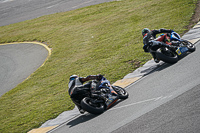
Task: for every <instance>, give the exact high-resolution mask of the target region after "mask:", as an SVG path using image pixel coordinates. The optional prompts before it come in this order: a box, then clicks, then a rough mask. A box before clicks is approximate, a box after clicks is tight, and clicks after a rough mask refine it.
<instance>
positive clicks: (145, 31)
mask: <svg viewBox="0 0 200 133" xmlns="http://www.w3.org/2000/svg"><path fill="white" fill-rule="evenodd" d="M149 32H150V29H148V28H144V29H143V30H142V36H144V35H145V34H146V33H149Z"/></svg>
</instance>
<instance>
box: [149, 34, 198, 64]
mask: <svg viewBox="0 0 200 133" xmlns="http://www.w3.org/2000/svg"><path fill="white" fill-rule="evenodd" d="M167 35H168V34H164V35H162V36H166V37H167ZM169 40H170V42H172V44H176V45H175V46H176V49H174V47H173V48H171V47H170V46H168V45H167V44H166V45H162V46H160V47H158V48H157V50H156V51H152V52H155V55H156V58H157V59H159V60H162V61H164V62H166V63H171V64H173V63H176V62H177V61H178V60H179V58H180V57H182V56H183V55H185V54H186V53H188V52H194V51H195V50H196V47H195V45H194V44H192V43H191V42H189V41H187V40H183V39H181V38H180V35H179V34H178V33H176V32H174V31H172V32H171V34H170V37H169Z"/></svg>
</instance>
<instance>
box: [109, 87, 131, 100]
mask: <svg viewBox="0 0 200 133" xmlns="http://www.w3.org/2000/svg"><path fill="white" fill-rule="evenodd" d="M112 87H113V89H114V90H115V92H117V94H118V95H119V99H127V98H128V96H129V94H128V92H127V91H126V90H125V89H124V88H122V87H120V86H112Z"/></svg>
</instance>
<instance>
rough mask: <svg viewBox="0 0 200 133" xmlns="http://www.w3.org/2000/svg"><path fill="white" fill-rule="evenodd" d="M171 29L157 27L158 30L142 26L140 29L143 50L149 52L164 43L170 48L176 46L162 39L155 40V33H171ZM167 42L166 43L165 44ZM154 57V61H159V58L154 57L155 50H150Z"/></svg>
mask: <svg viewBox="0 0 200 133" xmlns="http://www.w3.org/2000/svg"><path fill="white" fill-rule="evenodd" d="M171 32H172V30H168V29H163V28H162V29H159V30H149V29H148V28H144V29H143V30H142V36H143V44H144V46H143V49H144V52H150V51H151V50H152V51H155V50H156V49H157V48H158V47H160V46H161V45H164V46H166V47H168V48H172V49H175V48H176V46H172V45H171V44H170V43H167V42H164V41H161V40H159V41H157V40H156V35H157V34H160V33H171ZM166 43H167V44H166ZM150 53H151V54H152V56H153V58H154V61H155V62H156V63H158V62H159V59H157V58H156V55H155V52H150Z"/></svg>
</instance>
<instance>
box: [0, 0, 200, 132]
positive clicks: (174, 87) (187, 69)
mask: <svg viewBox="0 0 200 133" xmlns="http://www.w3.org/2000/svg"><path fill="white" fill-rule="evenodd" d="M93 2H94V3H93ZM95 2H96V3H95ZM103 2H107V1H100V2H98V1H92V0H91V1H89V0H87V1H83V0H82V1H62V0H57V1H53V0H49V1H48V2H45V0H40V1H39V0H37V1H36V0H34V1H33V0H28V1H26V0H0V17H1V20H0V26H3V25H8V24H12V23H16V22H21V21H24V20H28V19H33V18H36V17H40V16H43V15H47V14H51V13H55V12H63V11H68V10H73V9H76V8H80V7H83V6H88V5H91V4H98V3H103ZM67 8H68V9H67ZM197 35H199V34H197ZM15 45H16V44H15ZM19 45H20V44H19ZM28 45H29V46H26V48H27V49H26V48H25V47H21V46H22V45H21V46H19V47H20V48H19V49H17V50H16V49H13V48H14V47H13V46H12V45H5V46H1V47H9V46H10V47H11V48H9V49H8V48H5V50H3V51H0V54H1V55H2V56H1V58H2V59H0V60H1V61H2V62H3V61H4V62H3V65H1V67H0V69H1V70H2V71H6V72H7V73H6V74H2V76H1V77H0V78H1V80H2V81H5V80H4V79H7V80H10V81H9V83H10V85H11V86H12V82H15V81H13V80H12V79H10V78H12V77H15V78H19V77H18V76H19V75H20V74H22V73H23V74H25V73H26V72H28V71H29V70H33V71H31V72H30V71H29V72H30V73H28V74H27V75H25V76H24V77H23V78H22V80H21V81H19V82H18V83H20V82H22V81H23V80H24V79H26V77H27V76H29V75H30V74H31V73H32V72H34V71H35V70H36V69H37V68H38V67H39V66H41V64H42V63H43V62H44V61H45V59H46V58H44V59H42V61H41V62H39V63H37V64H33V65H30V63H31V61H36V60H39V59H41V57H36V55H41V53H37V50H34V49H40V48H41V49H43V48H44V47H43V48H42V47H40V48H35V47H34V46H30V44H28ZM37 46H38V45H37ZM10 49H13V51H16V52H14V53H12V52H11V51H9V50H10ZM21 49H25V51H26V52H27V51H29V52H27V53H26V52H25V53H24V55H23V54H22V53H23V52H24V51H23V52H22V51H20V50H21ZM199 49H200V48H199V43H197V50H196V51H195V52H194V53H192V54H189V55H188V56H186V57H184V58H183V59H181V60H180V61H179V62H178V63H176V64H174V65H168V64H165V65H163V66H162V67H160V68H158V69H156V70H155V71H153V72H152V73H151V74H149V75H148V76H145V77H143V78H142V79H140V80H138V81H137V82H135V83H134V84H132V85H131V86H129V87H127V88H126V89H127V91H128V92H129V94H130V97H129V98H128V99H127V100H124V101H120V102H118V103H117V104H116V105H115V106H114V107H112V108H111V109H110V110H108V111H106V112H105V113H103V114H101V115H92V114H89V113H85V114H84V115H78V116H77V117H75V118H73V119H71V120H70V121H67V122H65V123H63V124H61V125H60V126H59V127H57V128H55V129H53V130H52V131H50V132H56V133H59V132H61V133H63V132H70V133H76V132H81V133H83V132H87V133H89V132H91V133H94V132H95V133H98V132H104V133H107V132H114V133H121V132H131V133H132V132H141V133H143V132H144V133H148V132H195V133H196V132H199V130H200V128H199V126H198V125H199V124H200V123H199V121H200V116H199V97H198V96H199V87H200V85H199V83H200V70H199V65H200V61H199V60H200V57H199V52H200V50H199ZM18 50H19V51H20V52H19V51H18ZM5 51H8V52H6V53H5ZM17 51H18V52H17ZM33 51H34V52H33ZM42 51H43V50H42ZM45 51H46V54H44V53H45ZM9 52H11V55H9V54H7V53H9ZM30 53H31V54H30ZM42 53H43V52H42ZM44 53H43V54H44V57H47V56H48V52H47V50H46V49H45V50H44ZM18 54H19V55H18ZM28 54H30V55H32V56H29V55H28ZM26 56H27V57H26ZM17 57H21V58H20V59H18V58H17ZM13 58H14V59H13ZM5 61H6V62H5ZM24 62H25V64H23V63H24ZM26 63H27V64H26ZM25 66H26V67H25ZM28 66H31V67H32V66H33V67H34V68H28ZM9 77H10V78H9ZM6 82H7V81H6ZM4 83H5V82H1V84H2V86H6V85H4ZM13 86H15V85H13ZM11 89H12V87H11ZM2 93H3V92H2ZM0 94H1V93H0Z"/></svg>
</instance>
